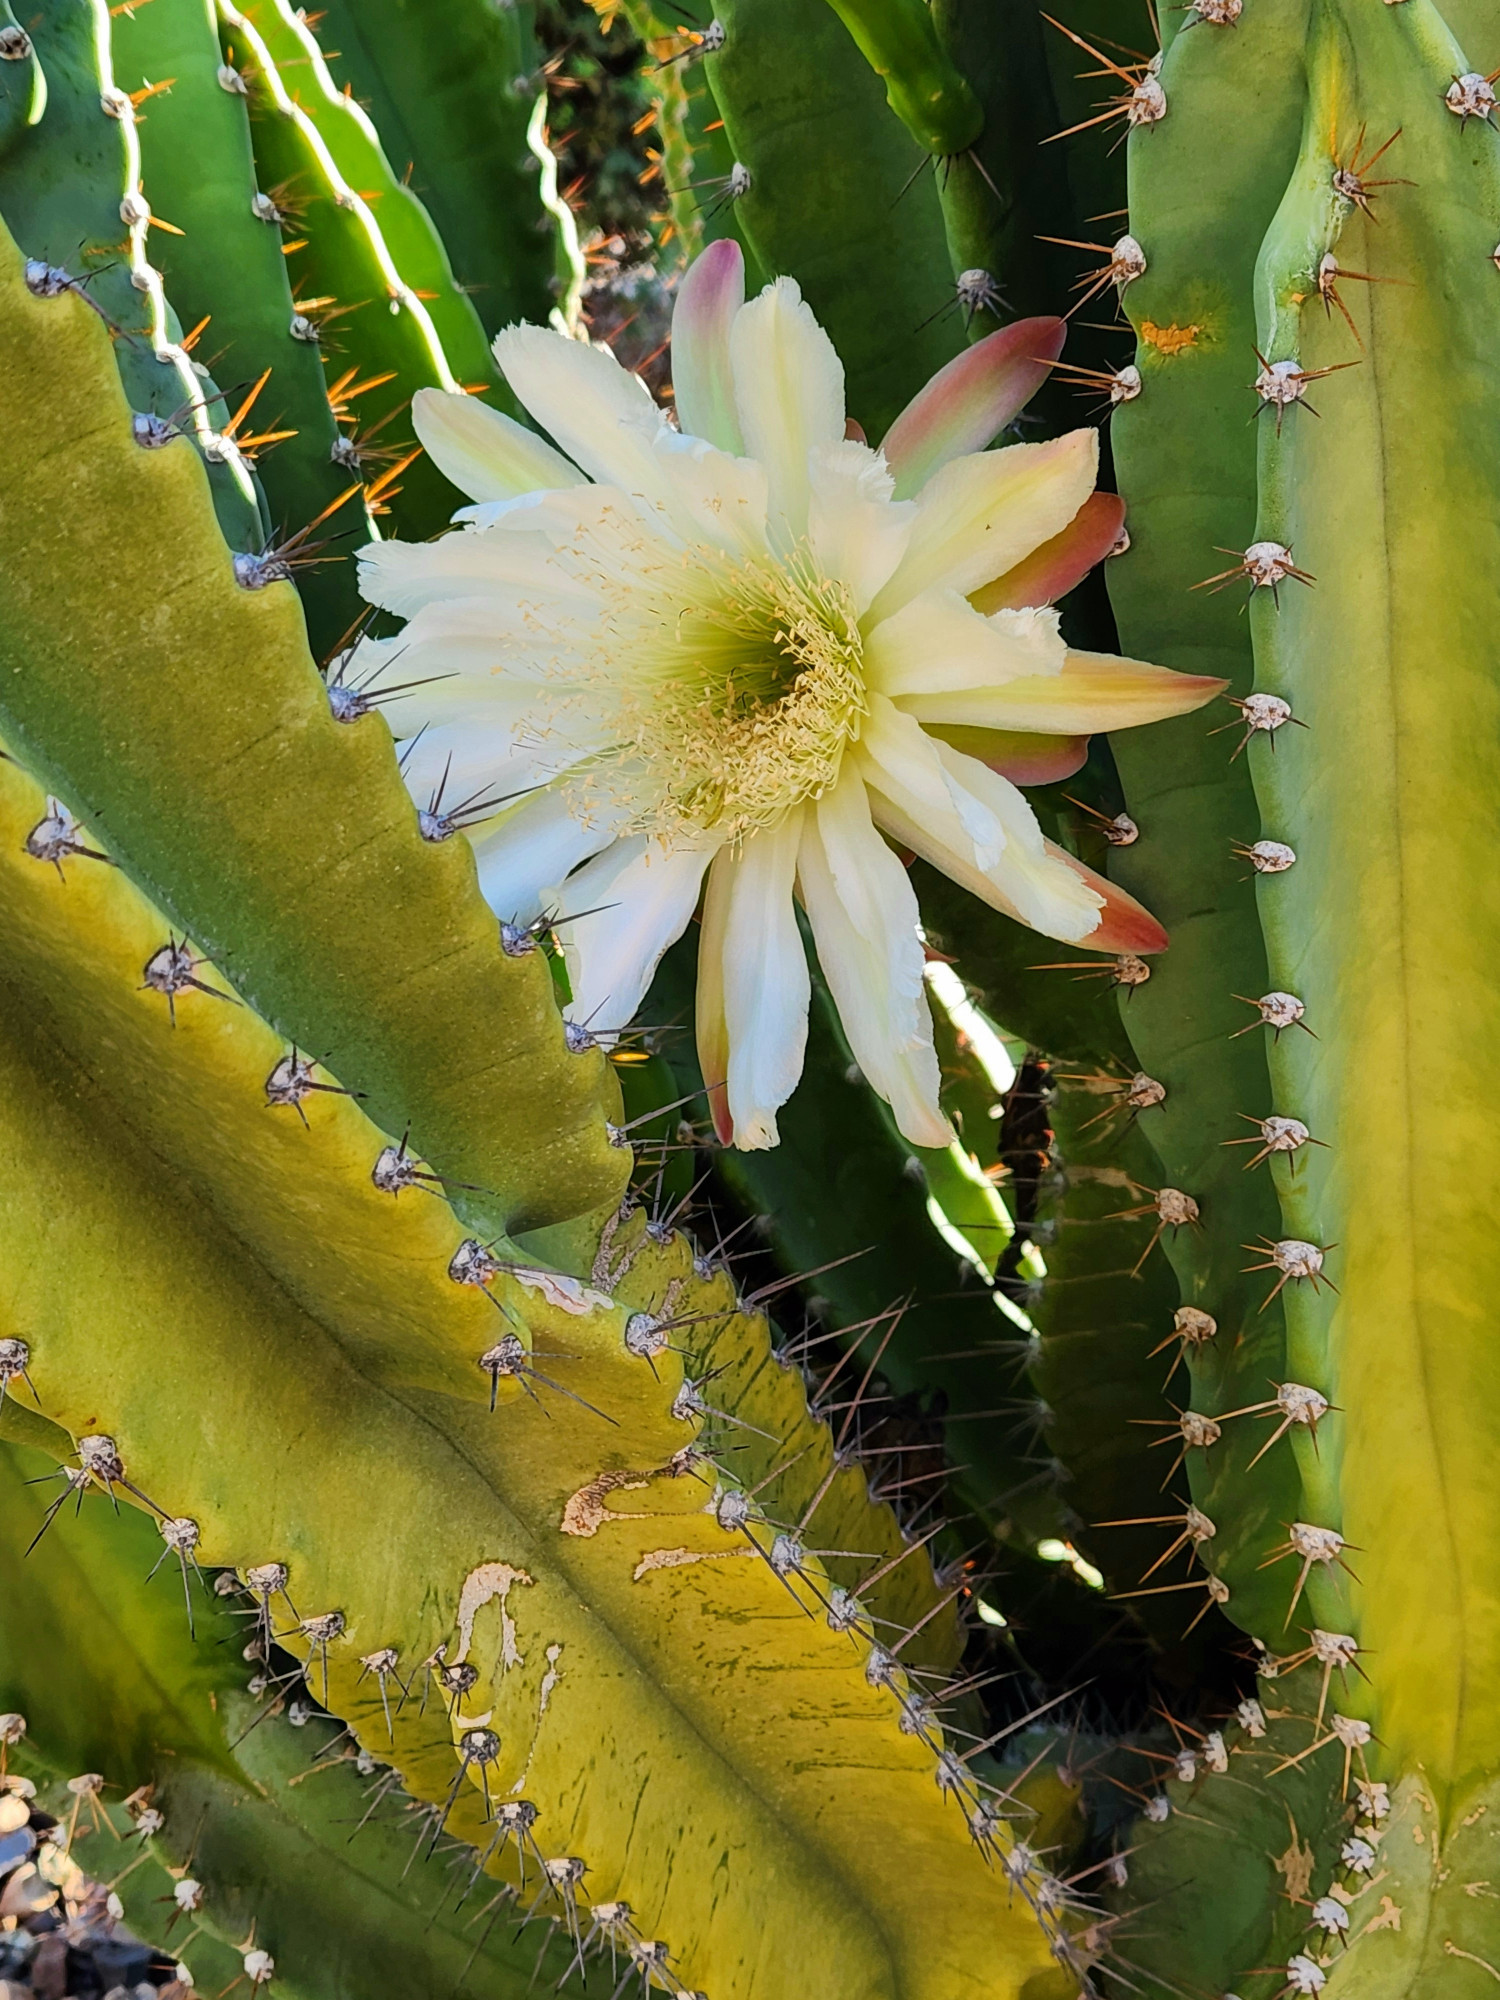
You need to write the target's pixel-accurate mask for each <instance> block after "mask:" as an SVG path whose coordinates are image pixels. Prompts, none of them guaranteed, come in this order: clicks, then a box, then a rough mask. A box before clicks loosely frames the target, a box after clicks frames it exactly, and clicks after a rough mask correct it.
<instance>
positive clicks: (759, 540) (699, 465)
mask: <svg viewBox="0 0 1500 2000" xmlns="http://www.w3.org/2000/svg"><path fill="white" fill-rule="evenodd" d="M655 451H656V456H657V458H658V459H659V460H660V461H661V464H662V468H663V471H664V474H665V476H666V478H667V480H668V482H669V485H670V488H671V496H672V509H671V511H670V513H669V516H668V518H669V519H670V520H671V521H672V522H673V524H674V525H675V526H676V528H677V530H678V532H679V533H680V534H682V535H684V536H690V537H691V538H693V539H695V540H699V541H703V542H706V543H708V544H709V546H710V547H713V548H720V549H724V550H725V551H727V553H728V554H730V555H732V556H738V557H747V556H748V557H760V558H761V559H762V560H763V559H764V558H765V556H766V554H767V548H768V544H767V540H766V501H767V489H766V471H765V467H764V466H763V465H757V464H756V462H755V460H754V459H753V458H734V457H732V456H731V455H730V453H728V452H727V451H720V450H719V449H718V448H717V446H715V445H711V444H709V443H707V442H706V441H705V440H704V439H703V438H699V437H681V436H679V435H678V433H677V432H676V431H673V430H665V431H663V432H662V434H661V436H660V437H659V438H657V440H656V445H655Z"/></svg>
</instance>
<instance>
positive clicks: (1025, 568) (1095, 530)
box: [969, 493, 1125, 617]
mask: <svg viewBox="0 0 1500 2000" xmlns="http://www.w3.org/2000/svg"><path fill="white" fill-rule="evenodd" d="M1124 525H1125V502H1124V501H1123V500H1122V499H1121V498H1120V496H1119V494H1118V493H1091V494H1090V495H1089V497H1088V499H1087V500H1085V501H1084V503H1083V505H1082V506H1081V507H1080V508H1079V510H1078V512H1077V513H1076V514H1075V515H1074V516H1073V518H1072V520H1071V521H1069V523H1068V525H1067V527H1065V528H1064V529H1063V531H1062V533H1061V534H1060V535H1054V536H1053V537H1052V539H1051V541H1050V542H1043V543H1042V545H1041V547H1040V548H1039V549H1033V550H1032V552H1031V554H1030V555H1029V556H1027V557H1026V559H1025V561H1024V562H1019V563H1017V564H1016V566H1015V568H1014V569H1012V570H1007V571H1006V573H1005V575H1004V576H997V577H996V579H995V581H994V582H993V583H987V584H986V585H985V586H984V588H983V590H976V591H975V592H974V593H973V594H972V595H971V597H970V598H969V602H970V603H971V604H972V605H973V607H974V609H975V610H976V611H982V612H984V614H985V615H986V617H988V615H989V613H990V612H992V611H1022V610H1027V609H1032V608H1035V607H1037V606H1039V605H1043V604H1056V602H1057V600H1058V598H1060V597H1066V596H1067V594H1068V592H1069V591H1070V590H1074V589H1076V588H1077V586H1078V585H1079V584H1080V583H1082V582H1083V579H1084V578H1085V577H1086V576H1087V575H1088V573H1089V571H1090V570H1091V569H1092V568H1093V567H1094V565H1095V563H1097V562H1102V561H1103V560H1104V558H1105V557H1106V556H1107V555H1108V554H1109V552H1110V550H1111V549H1112V548H1113V547H1114V545H1115V543H1116V542H1117V541H1118V540H1119V538H1120V530H1121V528H1122V527H1124Z"/></svg>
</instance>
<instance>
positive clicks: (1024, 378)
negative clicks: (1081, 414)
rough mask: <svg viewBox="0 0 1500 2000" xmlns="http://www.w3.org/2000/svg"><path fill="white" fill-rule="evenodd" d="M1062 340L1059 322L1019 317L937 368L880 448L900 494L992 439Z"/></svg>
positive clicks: (1021, 405)
mask: <svg viewBox="0 0 1500 2000" xmlns="http://www.w3.org/2000/svg"><path fill="white" fill-rule="evenodd" d="M1066 338H1067V324H1066V322H1065V321H1063V320H1060V319H1054V318H1050V317H1049V318H1044V319H1018V320H1017V321H1016V322H1015V324H1014V325H1013V326H1005V327H1002V328H1001V329H1000V331H999V332H998V333H991V334H987V335H986V336H985V338H984V339H983V340H977V341H975V343H974V345H973V346H972V347H968V348H965V350H964V352H963V353H962V354H960V355H958V356H956V357H955V358H954V359H953V360H952V361H950V362H949V363H948V365H947V366H946V367H945V368H940V369H939V370H938V372H937V373H936V375H934V376H933V378H932V380H931V381H930V382H929V383H928V384H927V386H926V388H925V389H919V390H918V391H917V393H916V395H915V396H913V398H912V400H911V401H910V402H909V403H908V404H907V406H906V408H905V409H904V410H903V411H902V412H901V414H900V416H899V417H897V419H896V421H895V422H894V423H893V424H892V425H891V427H890V429H889V430H888V431H887V432H886V434H885V441H884V443H883V444H882V446H881V449H882V450H883V451H884V453H885V456H886V461H887V463H888V464H889V466H890V468H891V471H892V472H893V473H894V474H895V475H896V492H897V493H898V495H899V496H900V497H901V498H902V499H903V500H904V499H906V498H907V497H908V496H909V495H910V494H913V493H916V492H918V491H919V490H920V489H921V488H922V487H923V486H925V485H926V483H927V481H928V480H929V479H931V477H932V475H933V474H934V473H935V472H937V471H938V470H940V468H941V467H943V466H945V465H946V464H947V463H948V461H949V460H950V459H953V458H959V457H961V456H963V455H964V454H965V453H967V452H973V451H983V450H984V448H985V446H986V445H988V444H992V443H993V442H994V440H995V439H996V438H997V437H998V436H999V435H1000V433H1001V431H1003V430H1004V429H1005V427H1006V425H1007V424H1008V423H1011V422H1012V421H1013V420H1014V419H1015V418H1016V417H1017V416H1019V415H1020V413H1021V411H1022V410H1023V409H1025V407H1026V405H1027V404H1028V403H1029V402H1030V401H1031V399H1032V397H1033V396H1034V395H1035V394H1036V392H1037V390H1038V389H1039V388H1040V387H1041V385H1042V383H1043V382H1045V381H1046V379H1047V373H1048V364H1049V363H1050V362H1053V361H1055V360H1056V359H1057V357H1058V355H1059V354H1061V353H1062V350H1063V342H1064V340H1065V339H1066ZM1028 601H1030V602H1035V601H1036V600H1034V599H1032V600H1028Z"/></svg>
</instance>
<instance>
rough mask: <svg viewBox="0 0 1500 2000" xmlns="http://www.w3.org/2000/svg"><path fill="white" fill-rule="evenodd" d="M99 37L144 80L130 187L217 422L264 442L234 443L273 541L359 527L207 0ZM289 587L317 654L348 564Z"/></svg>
mask: <svg viewBox="0 0 1500 2000" xmlns="http://www.w3.org/2000/svg"><path fill="white" fill-rule="evenodd" d="M111 40H112V44H113V50H114V66H115V77H116V81H117V82H118V83H119V85H120V86H121V88H122V89H124V90H125V91H127V92H128V93H130V94H131V95H134V93H136V92H137V91H143V90H151V89H152V88H153V86H155V93H154V95H152V96H151V98H150V99H149V109H148V110H147V111H146V112H145V113H144V114H143V116H142V117H141V119H140V121H139V134H140V146H141V186H142V189H143V191H144V192H145V194H146V196H147V198H148V199H149V200H150V201H151V203H152V204H153V207H154V209H155V210H157V211H159V213H160V217H161V221H160V224H159V225H158V227H157V228H156V230H155V231H154V232H153V233H152V235H151V238H150V244H151V255H152V257H153V259H154V260H155V262H156V264H157V266H158V267H159V269H160V270H161V273H162V277H163V281H164V282H165V284H166V286H167V289H168V292H169V294H170V296H171V299H172V303H173V305H174V307H175V308H176V310H177V312H178V314H179V316H180V317H181V318H182V320H183V322H184V324H185V325H187V326H189V327H194V328H200V329H201V331H200V332H199V337H198V341H197V343H196V347H197V348H198V349H201V351H202V352H204V353H206V354H211V355H212V356H213V357H214V367H215V370H216V371H217V373H218V374H219V376H220V377H221V379H222V380H223V381H224V383H225V384H226V396H227V397H228V399H229V400H228V404H227V406H226V407H223V408H220V409H218V410H216V411H215V413H214V415H215V419H216V422H217V424H218V426H219V428H220V429H221V430H222V429H224V428H227V427H229V426H231V425H232V426H233V428H234V434H235V436H236V437H237V438H238V439H239V441H240V442H241V444H245V441H246V440H247V439H252V440H253V439H256V438H266V439H268V444H267V446H266V447H265V449H264V450H263V451H255V449H254V446H253V444H251V445H245V448H246V450H247V451H249V452H251V453H252V455H253V456H254V458H255V462H256V470H257V473H258V474H259V477H260V480H261V483H262V485H263V486H264V488H265V494H266V504H267V507H268V510H269V512H270V516H271V521H272V527H273V540H274V541H276V542H284V541H286V540H287V539H288V538H289V537H290V536H292V535H294V534H297V533H299V532H301V531H303V530H306V529H307V528H308V526H309V524H310V523H312V522H314V521H321V522H322V526H321V527H320V528H319V529H318V530H317V531H315V532H316V535H317V536H318V537H322V536H329V537H334V536H337V535H338V534H339V533H340V532H341V531H342V532H343V533H345V534H353V535H359V534H361V533H362V532H365V521H364V516H363V512H362V510H361V508H360V506H359V492H358V488H359V464H358V460H357V459H356V458H354V457H353V456H352V455H351V453H350V452H349V450H348V449H347V446H341V443H340V433H339V429H338V426H337V425H336V424H335V422H334V419H333V412H332V411H331V409H330V408H329V404H328V393H327V388H326V385H325V382H324V378H323V363H322V357H321V355H320V353H319V350H318V347H317V345H316V343H315V342H312V341H309V340H307V339H303V338H299V337H298V333H299V326H300V321H299V319H298V315H297V308H296V306H295V305H294V304H293V301H292V288H291V285H290V284H289V282H288V280H287V270H286V258H285V257H284V255H283V254H282V240H281V231H280V230H279V228H278V227H277V209H276V204H275V202H274V201H273V200H272V198H271V196H270V194H269V193H267V192H266V191H265V190H264V189H262V188H259V187H257V185H256V179H255V162H254V159H253V158H252V156H251V150H250V126H249V119H248V116H247V112H246V103H245V99H244V97H243V96H242V95H241V94H240V91H239V90H238V89H237V88H235V87H233V85H234V82H235V78H234V73H233V72H231V71H229V70H227V69H226V68H225V66H224V59H223V55H222V53H221V51H220V48H219V38H218V34H217V32H216V29H215V24H214V15H213V9H212V6H211V5H210V4H209V0H151V4H150V6H148V7H140V8H135V9H127V10H126V11H124V12H122V13H121V14H119V15H118V16H116V17H114V19H113V20H112V25H111ZM226 85H228V86H229V87H226ZM266 371H269V375H268V378H267V379H265V380H264V381H262V379H261V378H262V376H263V375H265V374H266ZM241 412H243V414H241ZM297 586H298V590H299V591H300V593H301V596H302V601H303V605H304V607H305V608H306V611H307V618H308V629H309V636H310V638H311V640H312V644H313V648H314V650H315V651H316V652H317V653H318V654H320V655H322V654H324V653H326V652H327V651H329V650H330V648H331V647H332V646H333V645H334V644H335V643H336V641H337V640H338V638H339V637H340V635H341V634H342V633H343V632H344V631H345V630H346V629H347V627H348V626H349V625H350V624H351V623H352V622H353V620H354V619H355V618H357V617H358V616H359V612H360V609H361V607H360V603H359V596H358V592H357V591H356V590H355V588H354V580H353V565H352V564H350V563H347V562H346V563H331V562H322V563H318V564H315V565H313V566H312V567H310V568H307V569H304V570H302V571H300V572H299V573H298V576H297Z"/></svg>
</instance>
